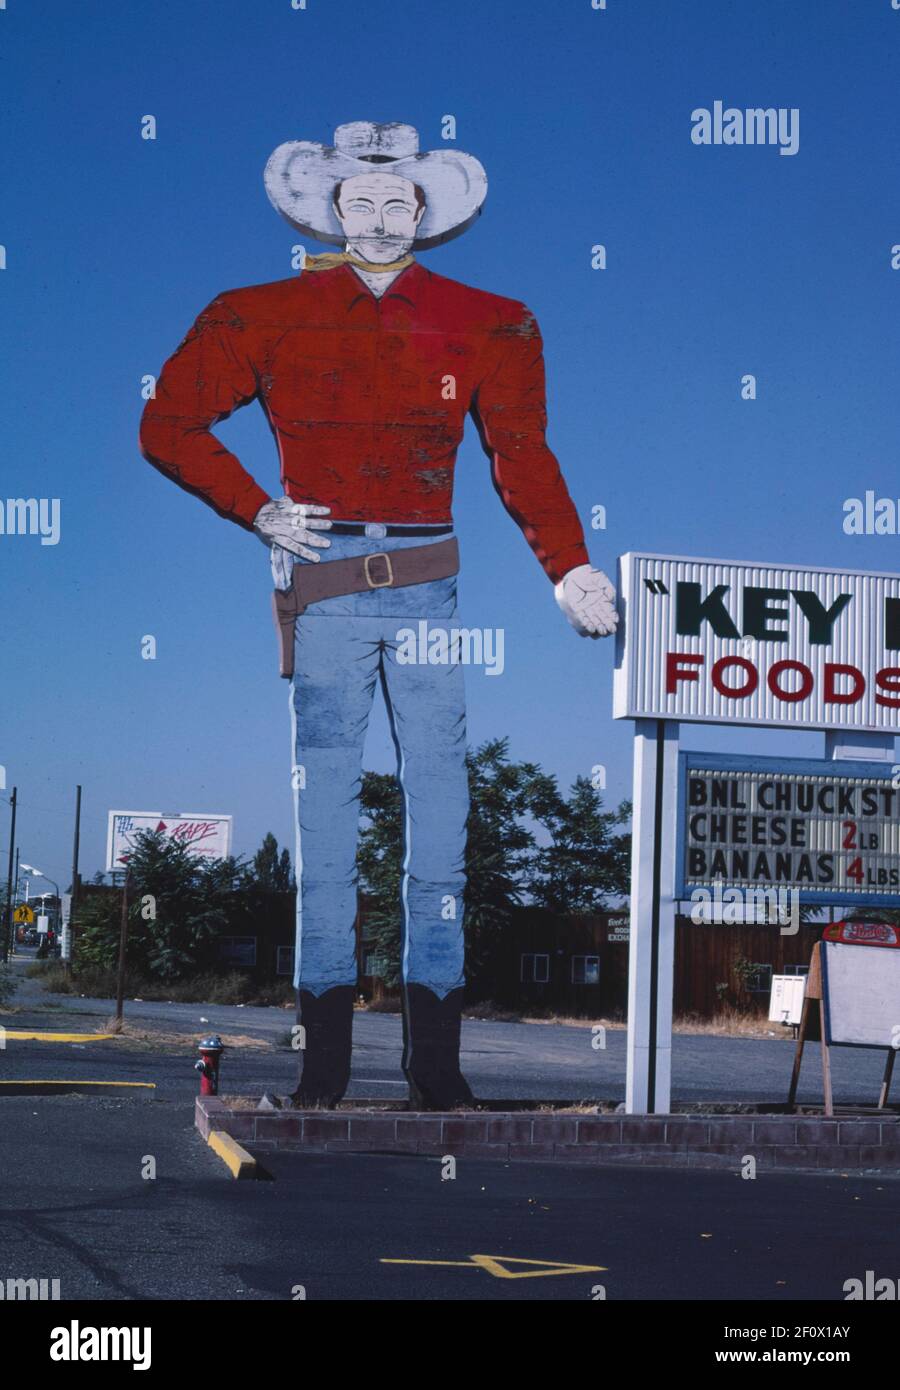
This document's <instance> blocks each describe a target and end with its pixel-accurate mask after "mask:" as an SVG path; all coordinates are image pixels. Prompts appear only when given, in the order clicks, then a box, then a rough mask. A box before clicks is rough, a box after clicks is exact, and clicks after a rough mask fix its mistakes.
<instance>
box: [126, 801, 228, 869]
mask: <svg viewBox="0 0 900 1390" xmlns="http://www.w3.org/2000/svg"><path fill="white" fill-rule="evenodd" d="M231 824H232V817H231V816H218V815H206V814H201V813H196V814H194V813H190V812H186V811H185V812H177V813H175V814H174V815H167V814H166V813H165V812H163V811H110V813H109V832H108V835H107V841H106V871H107V873H110V872H111V871H112V870H113V869H124V868H126V867H127V864H128V856H129V854H130V853H131V848H132V845H133V844H134V838H135V836H136V835H137V834H138V833H139V832H140V831H142V830H160V831H162V833H163V834H165V835H167V836H170V837H171V838H172V839H173V840H180V841H181V842H182V843H183V844H184V845H186V846H187V847H188V848H189V849H190V850H191V853H192V854H197V855H201V856H202V857H203V858H204V859H224V858H226V856H227V855H228V854H230V853H231Z"/></svg>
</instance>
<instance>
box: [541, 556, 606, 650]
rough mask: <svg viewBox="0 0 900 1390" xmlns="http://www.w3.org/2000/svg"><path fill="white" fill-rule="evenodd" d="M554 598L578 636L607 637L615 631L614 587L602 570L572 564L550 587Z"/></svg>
mask: <svg viewBox="0 0 900 1390" xmlns="http://www.w3.org/2000/svg"><path fill="white" fill-rule="evenodd" d="M553 592H554V594H555V595H556V602H557V603H558V604H559V606H560V608H561V609H562V611H563V612H564V613H565V615H566V617H567V618H568V620H569V622H570V623H571V624H572V626H573V627H574V629H575V631H576V632H577V633H579V635H580V636H582V637H609V635H610V633H613V632H615V630H616V623H617V622H618V621H619V615H618V613H617V612H616V591H615V589H614V588H613V586H612V584H611V583H610V581H609V579H607V577H606V575H605V574H604V573H603V571H602V570H595V569H594V568H593V567H592V566H591V565H576V566H575V568H574V569H573V570H569V573H568V574H566V575H564V576H563V578H562V579H561V580H560V581H559V583H558V584H557V585H556V588H555V589H554V590H553Z"/></svg>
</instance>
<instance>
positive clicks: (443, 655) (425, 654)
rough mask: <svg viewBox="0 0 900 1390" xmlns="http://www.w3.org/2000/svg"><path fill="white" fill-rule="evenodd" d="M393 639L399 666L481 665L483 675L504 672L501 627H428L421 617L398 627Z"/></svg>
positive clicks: (425, 620)
mask: <svg viewBox="0 0 900 1390" xmlns="http://www.w3.org/2000/svg"><path fill="white" fill-rule="evenodd" d="M396 641H397V643H398V646H397V665H398V666H456V665H461V666H483V667H484V674H485V675H486V676H501V675H502V674H503V649H504V640H503V628H502V627H495V628H491V627H445V626H444V625H443V624H441V625H439V626H435V627H429V625H428V621H427V619H426V618H420V619H419V621H418V623H417V624H416V626H415V627H401V628H400V630H399V631H398V633H397V637H396Z"/></svg>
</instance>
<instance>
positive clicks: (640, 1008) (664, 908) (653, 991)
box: [625, 719, 678, 1115]
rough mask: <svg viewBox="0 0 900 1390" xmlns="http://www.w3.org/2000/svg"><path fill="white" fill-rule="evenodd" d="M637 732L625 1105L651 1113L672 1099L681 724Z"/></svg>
mask: <svg viewBox="0 0 900 1390" xmlns="http://www.w3.org/2000/svg"><path fill="white" fill-rule="evenodd" d="M634 729H635V732H634V813H633V820H632V849H631V930H630V937H629V945H628V1070H627V1077H626V1083H625V1109H626V1111H627V1113H628V1114H629V1115H652V1114H667V1113H668V1111H669V1107H670V1103H671V1086H672V996H673V989H674V979H675V898H674V886H675V830H676V824H675V822H676V796H677V783H678V778H677V771H678V724H677V723H675V722H673V721H671V720H665V719H638V720H635V726H634Z"/></svg>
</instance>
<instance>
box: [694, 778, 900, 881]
mask: <svg viewBox="0 0 900 1390" xmlns="http://www.w3.org/2000/svg"><path fill="white" fill-rule="evenodd" d="M716 885H718V886H719V887H720V888H722V889H725V888H738V889H741V890H747V889H751V888H752V889H784V890H796V891H797V893H798V895H799V896H798V901H799V902H800V903H810V904H812V903H821V904H826V903H833V904H835V905H837V904H844V905H850V906H855V907H858V908H859V907H885V906H894V907H900V770H898V773H897V774H894V772H893V769H892V768H891V766H890V764H886V763H870V762H861V761H860V762H858V761H856V759H853V760H850V761H847V762H842V761H830V760H828V759H824V758H823V759H819V758H815V759H813V758H757V757H743V756H736V755H734V756H732V755H726V754H722V753H687V752H685V753H680V754H679V800H678V842H677V848H676V896H677V897H679V898H688V897H690V895H691V893H692V892H693V891H694V890H695V889H698V888H705V889H707V890H713V889H714V888H715V887H716Z"/></svg>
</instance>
